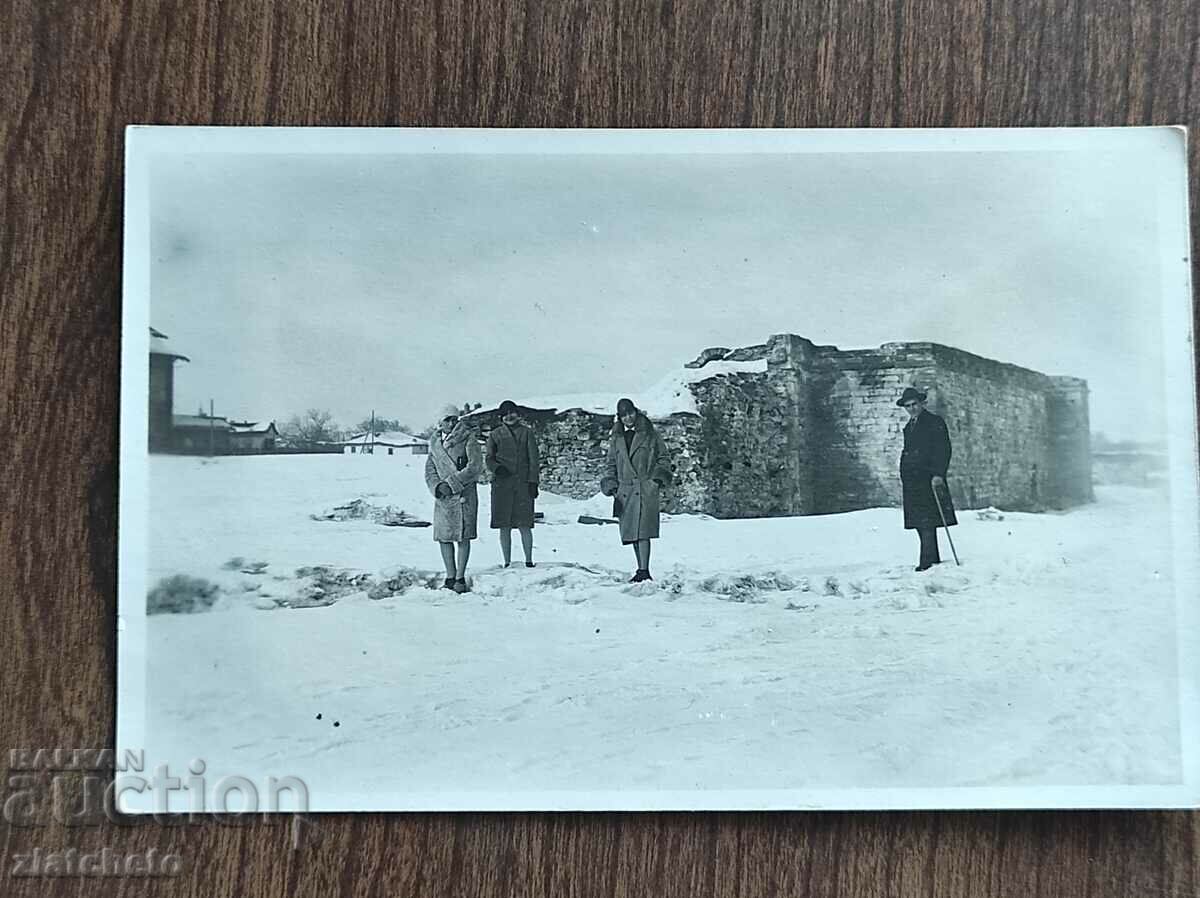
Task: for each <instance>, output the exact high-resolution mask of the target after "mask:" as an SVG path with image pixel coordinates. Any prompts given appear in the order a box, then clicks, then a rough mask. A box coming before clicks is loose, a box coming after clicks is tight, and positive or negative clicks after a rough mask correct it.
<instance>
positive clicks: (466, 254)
mask: <svg viewBox="0 0 1200 898" xmlns="http://www.w3.org/2000/svg"><path fill="white" fill-rule="evenodd" d="M127 144H128V151H127V156H128V184H127V195H126V209H125V216H126V234H125V240H126V245H125V262H124V277H125V283H124V312H123V315H124V327H123V347H122V352H123V360H122V408H121V415H122V421H121V471H120V481H121V485H120V490H121V508H120V564H119V579H120V597H119V611H120V618H119V633H118V649H119V658H118V687H119V701H118V732H117V748H118V750H121V749H126V750H137V751H142V752H144V756H145V759H146V763H147V765H148V767H151V768H153V767H155V766H156V765H159V764H161V765H167V766H169V768H170V770H171V771H172V772H178V773H177V775H180V776H183V777H186V776H187V775H188V773H189V770H190V773H191V774H193V775H198V774H200V773H201V772H203V773H204V774H205V775H206V776H208V777H209V778H210V779H215V778H218V777H220V776H222V775H223V774H224V775H229V776H235V775H236V777H238V778H240V782H241V785H240V786H238V787H236V788H238V789H239V790H240V796H241V798H240V799H239V800H243V801H247V802H249V801H251V799H253V798H254V795H252V794H251V793H254V792H255V791H256V790H258V791H259V792H261V793H265V792H266V789H267V787H266V785H265V784H266V783H267V782H268V778H269V777H276V778H280V777H290V778H293V779H294V781H296V782H301V783H303V784H304V787H305V788H306V790H307V796H308V799H307V800H308V806H309V807H311V809H313V810H364V811H366V810H455V809H478V810H504V809H511V810H522V809H533V810H556V809H563V810H575V809H580V810H591V809H697V810H702V809H724V808H745V809H761V808H814V809H817V808H907V807H912V808H917V807H931V808H932V807H938V808H959V807H962V808H967V807H1142V806H1144V807H1172V806H1191V805H1194V804H1195V803H1196V800H1197V799H1196V796H1197V795H1200V792H1197V786H1198V785H1200V783H1198V777H1197V765H1196V757H1195V750H1196V744H1197V743H1196V700H1197V692H1196V671H1197V667H1196V653H1195V648H1196V647H1195V633H1196V623H1197V616H1196V612H1195V609H1194V608H1193V607H1192V606H1193V605H1194V603H1195V597H1196V594H1197V585H1198V581H1197V577H1196V571H1197V561H1198V558H1197V555H1198V554H1200V541H1198V539H1197V520H1196V518H1197V514H1196V512H1197V457H1196V412H1195V395H1196V394H1195V387H1194V373H1193V372H1194V361H1193V355H1192V353H1193V346H1192V333H1191V330H1192V325H1191V302H1192V299H1191V284H1190V279H1189V278H1190V274H1189V272H1190V262H1189V255H1190V242H1189V236H1188V220H1187V185H1186V166H1185V163H1186V148H1185V133H1184V132H1183V131H1182V129H1177V128H1110V129H1053V130H1044V131H1043V130H1010V131H998V130H979V131H954V130H929V131H841V132H830V131H813V132H806V131H738V130H735V131H676V132H669V131H537V130H533V131H504V130H498V131H487V130H461V131H454V130H424V129H379V130H372V129H363V130H355V129H288V128H276V129H265V128H183V127H179V128H172V127H135V128H131V129H130V130H129V132H128V137H127ZM189 765H190V766H189ZM187 800H188V799H187V798H186V797H181V798H180V805H179V806H180V807H184V808H186V807H187ZM123 801H124V802H125V806H126V807H127V808H128V809H130V810H133V811H137V810H149V809H151V808H152V806H153V796H152V795H151V793H150V792H149V791H148V792H146V793H144V794H135V793H130V794H128V795H125V796H123ZM172 807H174V806H172Z"/></svg>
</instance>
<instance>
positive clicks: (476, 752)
mask: <svg viewBox="0 0 1200 898" xmlns="http://www.w3.org/2000/svg"><path fill="white" fill-rule="evenodd" d="M423 465H424V457H423V456H409V455H400V456H374V457H367V456H282V457H270V456H261V457H241V458H238V457H230V458H219V459H215V460H212V461H207V460H203V459H196V458H173V457H162V456H152V457H151V458H150V461H149V476H150V528H149V529H150V546H149V558H150V562H149V564H150V570H149V578H148V583H149V584H151V585H153V584H154V583H155V582H157V581H158V580H159V579H160V578H162V577H167V576H170V575H173V574H179V573H182V574H188V575H191V576H195V577H203V578H205V579H207V580H210V581H212V582H213V583H216V584H218V585H219V586H220V589H221V591H220V593H219V596H218V598H217V601H216V604H215V605H214V606H213V608H212V609H211V610H209V611H207V612H203V613H196V614H159V615H154V616H151V617H150V618H148V621H147V639H148V656H149V669H148V677H147V717H146V729H147V733H148V738H147V744H146V754H147V757H148V758H150V759H171V761H172V764H176V763H181V762H184V761H186V760H187V759H190V758H193V757H202V758H204V759H205V760H206V761H207V762H208V764H209V768H210V771H217V770H229V771H234V770H236V771H237V772H238V773H242V774H245V775H249V774H250V773H252V772H256V771H259V772H262V774H263V775H264V776H265V775H266V774H272V775H277V776H283V775H296V776H300V777H303V778H304V779H305V780H306V781H307V783H308V785H309V788H310V789H311V790H312V800H313V804H314V806H330V796H331V795H333V794H334V793H338V792H345V793H354V794H359V795H362V794H370V793H375V794H390V795H395V794H401V793H411V792H423V793H428V792H439V791H447V792H456V793H463V792H494V791H496V790H520V791H535V792H536V791H546V790H567V791H577V790H598V789H599V790H607V791H613V790H627V789H629V790H689V789H701V790H707V789H771V788H784V789H787V788H808V787H883V788H900V787H924V786H996V785H999V786H1010V785H1025V786H1030V785H1045V786H1082V785H1096V784H1109V785H1116V784H1160V783H1169V782H1173V781H1177V780H1178V779H1179V777H1180V775H1181V771H1180V765H1181V761H1180V745H1179V742H1180V736H1179V721H1178V713H1177V706H1178V698H1177V691H1178V685H1177V684H1178V681H1177V675H1176V650H1175V646H1176V636H1175V612H1174V599H1173V595H1172V585H1171V582H1170V581H1171V578H1170V564H1169V550H1168V548H1167V546H1168V541H1167V540H1165V539H1162V538H1161V537H1162V535H1163V534H1166V533H1167V532H1168V520H1167V504H1166V497H1165V494H1163V493H1162V492H1155V491H1148V490H1137V489H1133V488H1115V487H1112V488H1105V489H1102V490H1100V491H1099V492H1098V496H1097V502H1096V503H1095V504H1093V505H1089V506H1086V507H1083V508H1080V509H1077V510H1073V511H1071V512H1069V513H1063V514H1044V515H1031V514H1008V513H1004V514H1003V515H1000V514H995V513H992V514H984V515H980V514H979V513H977V512H974V511H965V512H962V513H961V514H960V519H961V520H962V524H961V526H959V527H957V528H955V530H954V538H955V543H956V545H957V547H958V551H959V554H960V555H961V556H962V559H963V566H962V567H955V566H954V564H953V562H952V561H951V560H950V557H951V556H950V551H949V547H948V546H947V545H946V543H945V539H944V537H943V539H942V549H943V556H944V558H946V559H947V561H948V563H945V564H943V565H941V566H940V567H938V568H935V569H934V570H933V571H931V572H928V573H923V574H917V573H915V572H914V571H913V569H912V566H913V564H914V562H915V558H916V543H917V541H916V538H915V535H914V534H912V533H910V532H905V531H904V530H902V529H901V515H900V512H899V510H898V509H873V510H868V511H861V512H854V513H849V514H841V515H831V516H825V517H803V518H782V519H760V520H744V521H717V520H713V519H710V518H706V517H703V516H676V517H666V516H664V523H663V527H662V534H663V538H662V539H661V540H658V541H656V542H655V544H654V558H653V560H652V565H651V567H652V570H653V572H654V576H655V578H656V579H655V581H654V582H652V583H644V584H637V585H635V586H631V585H630V584H628V583H627V582H626V581H627V580H628V577H629V576H630V574H631V573H632V568H633V567H634V565H633V564H632V561H633V555H632V552H631V551H630V550H629V549H628V548H626V547H623V546H621V545H620V541H619V537H618V534H617V531H616V528H615V527H614V526H611V525H605V526H596V525H584V524H579V523H576V519H577V518H578V516H579V515H580V514H581V513H590V514H596V515H605V514H606V513H607V512H608V510H609V507H610V500H606V499H603V498H602V497H599V496H598V497H596V498H595V499H593V500H589V501H585V502H580V501H573V500H567V499H563V498H560V497H556V496H550V495H545V494H543V497H542V498H541V499H540V500H539V503H538V507H539V510H541V511H543V512H545V515H546V519H547V520H546V523H545V524H543V525H539V526H538V527H537V529H536V530H535V540H536V559H537V562H538V566H537V567H536V568H535V569H532V570H528V569H526V568H525V567H524V566H523V565H522V566H519V567H514V568H510V569H507V570H505V569H502V568H501V567H500V550H499V545H498V541H497V540H496V538H495V534H494V533H493V532H492V531H489V530H488V529H487V520H488V502H487V489H486V488H482V489H481V491H480V495H481V508H480V523H481V526H480V534H481V539H480V540H479V541H477V542H476V543H475V544H474V547H475V549H474V554H473V556H472V559H471V565H470V569H469V572H468V574H469V578H470V580H471V583H472V587H473V592H471V593H469V594H467V595H463V596H459V595H456V594H454V593H452V592H449V591H446V590H437V589H430V588H428V586H427V585H425V584H426V581H427V580H429V579H432V578H437V579H439V580H440V578H441V576H442V573H441V566H440V558H439V555H438V550H437V546H436V544H435V543H434V542H433V541H432V538H431V532H430V530H429V529H410V528H404V527H389V526H383V525H382V524H380V523H377V522H375V521H372V520H366V519H363V520H347V521H330V520H313V519H312V517H311V516H312V515H321V514H323V513H325V512H328V511H330V510H331V509H332V508H334V507H335V506H340V505H345V504H346V503H348V502H350V501H351V500H354V499H364V500H365V501H366V502H368V503H370V504H372V505H375V506H380V507H383V506H392V508H393V510H401V509H402V510H404V511H406V512H409V513H412V514H416V515H418V516H421V517H424V518H425V519H426V520H428V519H429V516H430V514H431V513H432V509H431V505H432V499H431V498H430V496H429V494H428V492H427V490H426V488H425V485H424V480H423V477H422V470H423ZM951 483H952V485H953V480H951ZM514 543H516V544H517V545H516V546H515V547H514V550H515V551H514V554H516V555H517V556H518V557H519V555H520V548H519V540H516V539H514ZM231 559H233V560H234V561H235V562H236V563H235V564H233V565H232V566H231V565H230V564H229V562H230V560H231ZM255 562H259V563H260V564H259V565H257V567H256V566H255V564H254V563H255ZM261 563H265V567H264V566H263V565H262V564H261ZM318 565H324V566H326V567H327V568H328V570H327V571H324V572H318V573H315V574H314V572H312V571H311V570H310V571H307V572H306V573H307V574H308V575H307V576H298V575H297V571H298V569H303V568H308V569H311V568H313V567H314V566H318ZM231 567H232V568H235V569H230V568H231ZM256 569H257V570H259V571H260V572H258V573H244V572H243V571H253V570H256ZM414 571H415V572H416V574H419V575H420V577H419V582H417V583H415V584H412V583H411V581H413V580H414V579H417V578H415V577H414V576H413V573H414ZM363 574H365V575H368V577H367V578H363V577H361V576H360V575H363ZM356 577H358V578H359V579H357V580H356V579H355V578H356ZM321 578H324V579H321ZM368 578H369V579H368ZM381 583H382V586H381V585H380V584H381ZM314 584H323V590H322V589H315V588H314ZM331 584H332V585H331ZM372 587H374V593H372V594H373V595H383V596H384V597H382V598H372V597H370V595H369V594H368V590H369V589H370V588H372ZM339 590H340V591H341V594H340V595H338V592H339ZM389 592H390V593H392V594H391V595H387V593H389ZM334 599H336V601H333V600H334ZM322 602H332V604H321V603H322ZM305 606H309V607H305ZM322 796H324V800H322ZM334 803H335V804H336V802H334Z"/></svg>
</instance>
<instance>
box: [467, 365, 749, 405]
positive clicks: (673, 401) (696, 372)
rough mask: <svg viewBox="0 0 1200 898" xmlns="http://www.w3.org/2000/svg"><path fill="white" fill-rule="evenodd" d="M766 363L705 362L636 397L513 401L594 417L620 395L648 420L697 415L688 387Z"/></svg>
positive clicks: (681, 370)
mask: <svg viewBox="0 0 1200 898" xmlns="http://www.w3.org/2000/svg"><path fill="white" fill-rule="evenodd" d="M766 371H767V360H766V359H757V360H755V361H750V362H725V361H714V362H709V363H708V364H707V365H705V366H704V367H703V368H679V369H676V370H675V371H672V372H671V373H670V374H668V375H667V376H666V377H664V378H663V379H662V380H660V381H659V382H658V383H656V384H654V385H653V386H651V387H649V388H648V389H645V390H642V391H641V392H639V393H631V394H620V393H615V392H611V391H610V392H607V393H572V394H566V395H554V396H533V397H526V398H524V399H513V402H515V403H516V404H517V405H519V406H521V407H523V408H528V409H533V410H535V411H548V412H555V411H557V412H565V411H570V410H571V409H580V410H581V411H585V412H593V413H596V414H607V415H612V414H616V409H617V400H618V399H620V398H621V396H622V395H628V396H629V398H630V399H632V400H633V402H634V404H635V405H636V406H637V407H638V408H639V409H641V410H642V411H643V412H645V413H646V414H647V415H648V416H649V417H651V418H666V417H669V416H670V415H675V414H680V413H691V414H697V413H698V409H697V408H696V397H695V396H694V395H692V391H691V390H690V389H689V387H690V386H691V385H692V384H695V383H699V382H701V381H704V380H710V379H711V378H714V377H721V376H722V375H728V374H765V373H766ZM499 405H500V401H496V402H491V403H488V402H485V403H484V404H483V407H482V408H480V409H478V410H477V411H475V412H472V414H476V415H477V414H483V413H485V412H491V411H494V410H495V409H496V408H497V407H498V406H499Z"/></svg>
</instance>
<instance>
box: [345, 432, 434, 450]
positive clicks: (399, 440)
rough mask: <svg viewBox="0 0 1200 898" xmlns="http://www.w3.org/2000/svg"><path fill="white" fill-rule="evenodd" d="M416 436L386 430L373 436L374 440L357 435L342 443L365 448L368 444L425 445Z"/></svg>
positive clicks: (423, 440)
mask: <svg viewBox="0 0 1200 898" xmlns="http://www.w3.org/2000/svg"><path fill="white" fill-rule="evenodd" d="M427 442H428V440H425V439H423V438H421V437H418V436H413V435H412V434H411V433H405V432H404V431H403V430H386V431H384V432H383V433H377V434H375V439H373V440H372V439H371V435H370V434H369V433H357V434H355V435H354V436H352V437H347V438H346V439H345V440H344V441H343V443H344V444H345V445H347V446H365V445H367V444H369V443H374V444H375V445H379V444H381V443H382V444H383V445H385V446H412V445H413V444H414V443H427Z"/></svg>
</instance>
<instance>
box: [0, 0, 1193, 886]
mask: <svg viewBox="0 0 1200 898" xmlns="http://www.w3.org/2000/svg"><path fill="white" fill-rule="evenodd" d="M1198 46H1200V6H1198V5H1196V4H1192V3H1188V2H1187V0H1169V2H1124V3H1118V2H1111V0H1031V2H1025V0H964V2H953V3H950V2H944V0H880V2H874V3H873V2H867V0H846V2H841V3H839V2H834V0H815V2H800V0H749V2H745V3H733V2H730V0H716V2H712V3H701V2H679V0H654V2H649V0H596V2H544V3H534V2H531V3H521V2H518V0H477V2H468V0H418V2H411V3H396V2H392V0H342V2H330V3H318V2H315V0H275V2H250V0H246V2H237V3H233V2H225V3H222V2H216V0H174V2H168V0H160V2H151V0H125V2H118V0H96V2H91V3H74V2H53V0H7V2H6V3H5V4H4V5H3V9H0V152H2V157H0V158H2V159H3V167H2V171H3V178H2V189H3V202H2V205H0V381H2V383H3V387H4V389H3V392H2V393H0V403H2V409H3V415H2V416H0V429H2V437H3V444H4V445H5V447H6V450H7V456H8V457H7V461H6V463H5V465H4V467H3V475H2V476H3V489H2V490H0V495H2V496H3V503H4V508H3V513H2V514H0V590H2V593H3V602H0V642H2V650H0V677H2V680H3V682H4V684H5V698H6V701H5V702H4V703H3V704H2V705H0V734H3V739H2V744H0V750H3V751H7V749H9V748H13V747H43V746H45V747H48V746H65V747H83V746H105V745H109V744H111V742H112V737H113V702H114V696H113V686H114V664H115V640H114V634H113V624H114V613H115V550H116V540H115V524H116V474H117V471H116V433H117V427H116V420H117V419H116V414H117V397H118V358H119V348H120V327H119V322H120V315H119V310H120V302H119V290H120V250H121V227H120V225H121V220H120V215H121V189H122V163H123V156H122V128H123V126H124V125H126V124H128V123H132V122H159V123H215V124H290V125H339V124H344V125H455V126H467V125H471V126H558V127H575V126H582V127H597V126H606V127H639V126H642V127H648V126H655V127H662V126H671V127H684V126H686V127H731V126H773V127H847V126H855V127H890V126H967V127H974V126H1014V125H1100V124H1151V123H1156V124H1165V123H1185V124H1193V123H1195V122H1196V111H1197V106H1196V104H1197V102H1198V101H1200V84H1198V83H1197V82H1198V81H1200V67H1198V66H1197V52H1198V51H1197V47H1198ZM1196 153H1197V150H1196V145H1195V144H1194V143H1193V146H1192V148H1191V154H1192V155H1191V162H1192V167H1193V173H1194V172H1195V166H1196V162H1197V156H1196ZM1194 211H1195V201H1194V200H1193V213H1194ZM12 791H13V787H12V786H9V787H8V790H7V791H6V797H7V796H9V795H11V793H12ZM1197 819H1198V818H1197V815H1195V814H1186V813H1128V812H1122V813H1115V812H1094V813H1025V812H1013V813H970V814H966V813H921V814H828V815H816V814H662V815H653V814H595V815H583V814H561V815H553V814H552V815H536V814H490V815H394V816H352V815H337V816H330V817H324V818H321V819H320V820H319V821H318V824H317V827H316V829H315V830H313V831H312V832H310V833H308V834H307V835H306V837H305V839H304V844H303V846H302V847H301V848H300V849H299V850H295V851H293V850H291V849H290V848H289V835H288V831H287V827H286V826H284V825H281V824H267V823H262V822H257V823H252V824H250V825H245V826H232V825H226V826H219V825H215V824H213V823H211V822H210V823H207V824H204V825H198V826H187V827H168V828H161V827H157V826H153V825H151V826H147V825H136V826H127V827H118V826H115V825H111V824H109V825H106V826H104V827H103V828H69V827H65V826H63V825H61V824H58V823H53V822H51V823H50V824H48V825H45V826H39V827H30V828H18V827H11V826H8V827H5V829H4V837H3V867H4V869H3V870H0V876H2V877H3V879H4V885H3V889H4V891H5V892H6V893H7V894H30V895H32V894H38V895H42V894H46V895H51V894H53V895H59V894H63V895H66V894H82V893H87V891H88V889H89V887H90V886H95V885H96V883H88V882H87V881H80V880H77V879H13V878H11V877H10V876H9V871H10V869H11V865H12V860H13V857H14V855H15V854H17V853H20V852H25V851H28V850H30V849H31V848H32V847H33V846H35V845H40V846H43V847H45V848H49V849H54V848H60V847H66V846H70V845H77V846H80V847H81V848H84V849H87V848H96V847H99V846H102V845H109V846H111V847H113V848H114V849H115V850H118V851H123V852H131V851H138V850H146V849H148V848H150V847H156V848H158V849H159V850H161V851H166V850H176V851H179V852H180V853H181V854H183V856H184V857H185V859H186V862H187V864H188V865H189V868H188V870H187V872H186V874H185V875H183V876H180V877H177V878H174V879H167V880H158V881H149V880H137V879H121V880H110V881H106V882H104V883H102V884H101V885H103V886H106V887H108V889H110V890H111V891H112V892H113V893H114V894H121V895H126V894H129V895H132V894H141V893H143V892H147V891H148V892H152V893H155V894H179V895H195V896H208V895H214V894H225V893H233V892H235V891H237V892H240V893H243V894H255V895H328V894H334V893H337V892H342V893H345V894H356V895H359V894H361V895H368V894H401V895H447V896H448V895H461V894H479V895H509V894H532V895H546V896H550V895H553V896H564V895H613V896H625V895H640V894H661V895H680V896H692V895H709V894H712V895H742V894H745V895H749V894H773V893H775V894H813V895H861V896H874V895H896V894H906V895H907V894H912V895H930V896H941V895H945V896H963V895H980V896H982V895H996V894H1019V895H1028V896H1084V895H1089V896H1091V895H1153V896H1184V895H1188V896H1190V895H1195V894H1197V892H1198V890H1200V868H1198V862H1197Z"/></svg>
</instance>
